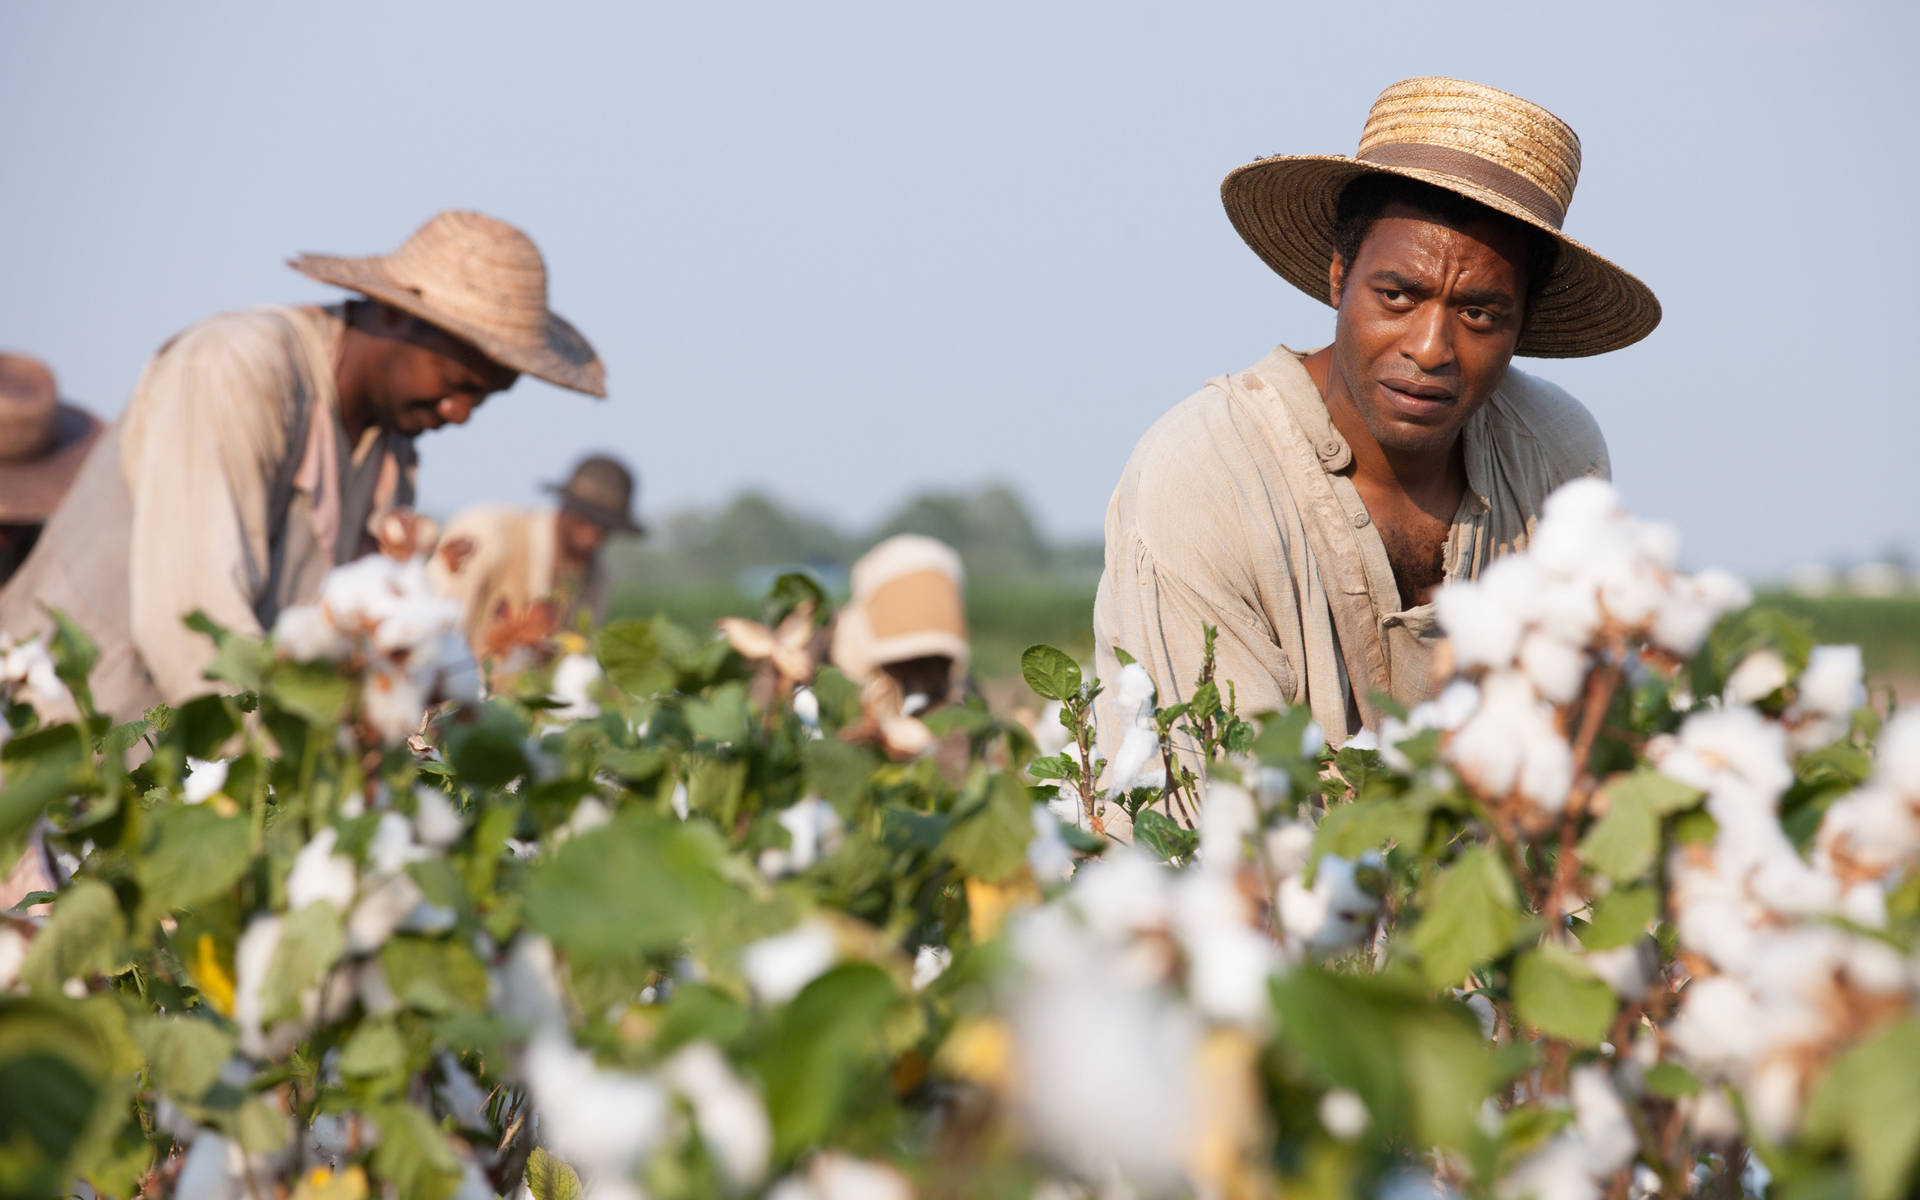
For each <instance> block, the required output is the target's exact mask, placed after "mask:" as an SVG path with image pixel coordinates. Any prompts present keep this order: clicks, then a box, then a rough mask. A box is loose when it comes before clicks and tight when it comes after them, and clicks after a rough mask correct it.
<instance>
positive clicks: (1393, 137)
mask: <svg viewBox="0 0 1920 1200" xmlns="http://www.w3.org/2000/svg"><path fill="white" fill-rule="evenodd" d="M1376 173H1384V174H1390V175H1401V176H1405V177H1406V178H1409V179H1418V180H1422V181H1424V182H1426V183H1430V184H1433V185H1434V186H1436V187H1442V188H1445V189H1447V190H1448V191H1450V192H1456V193H1458V194H1460V195H1462V196H1465V197H1467V198H1468V199H1470V200H1477V201H1479V202H1480V203H1481V204H1484V205H1486V206H1487V207H1489V208H1492V209H1496V210H1498V211H1499V212H1502V213H1505V214H1506V215H1507V216H1510V217H1513V218H1514V219H1516V220H1519V221H1523V222H1525V223H1526V224H1528V225H1530V226H1532V227H1533V228H1535V229H1538V230H1541V231H1542V232H1544V233H1547V234H1549V235H1551V236H1552V237H1553V238H1554V240H1555V241H1557V242H1558V243H1559V245H1560V257H1559V261H1558V263H1557V264H1556V265H1555V267H1554V270H1553V275H1552V276H1551V277H1550V278H1549V279H1548V280H1547V282H1546V285H1545V286H1544V287H1543V288H1542V289H1541V290H1540V291H1539V294H1538V296H1537V297H1536V299H1535V300H1534V302H1533V306H1532V311H1531V312H1529V313H1528V314H1527V325H1526V329H1525V330H1524V331H1523V332H1522V333H1521V335H1520V342H1519V345H1518V346H1516V347H1515V349H1514V353H1516V354H1525V355H1530V356H1532V357H1535V358H1578V357H1581V356H1583V355H1588V354H1601V353H1604V352H1606V351H1608V350H1618V349H1619V348H1620V347H1622V346H1630V345H1632V344H1633V343H1634V342H1637V341H1639V340H1640V339H1641V338H1643V337H1645V336H1647V335H1648V334H1649V333H1652V332H1653V327H1654V326H1656V325H1658V324H1659V323H1660V302H1659V301H1658V300H1656V299H1654V296H1653V292H1652V291H1651V290H1650V289H1649V288H1648V287H1647V285H1646V284H1644V283H1641V282H1640V281H1639V280H1638V279H1635V278H1634V277H1633V276H1632V275H1629V274H1628V273H1627V272H1626V271H1624V270H1622V269H1620V268H1619V267H1617V266H1615V265H1614V264H1613V263H1611V262H1608V261H1607V260H1606V259H1604V258H1602V257H1601V256H1600V255H1598V254H1595V253H1594V252H1593V251H1591V250H1589V249H1587V248H1586V247H1585V246H1583V245H1581V244H1580V243H1579V242H1576V241H1574V240H1573V239H1572V238H1570V237H1568V236H1567V235H1566V234H1564V233H1562V232H1561V231H1560V223H1561V222H1562V221H1563V220H1565V219H1566V215H1567V205H1568V204H1570V203H1571V202H1572V200H1573V186H1574V184H1575V183H1576V182H1577V181H1578V180H1579V178H1580V139H1579V137H1578V136H1576V135H1575V134H1574V132H1573V130H1572V129H1571V128H1569V127H1568V125H1567V123H1566V122H1565V121H1562V120H1561V119H1560V118H1558V117H1556V116H1554V115H1553V114H1552V113H1550V112H1548V111H1547V110H1546V109H1544V108H1541V107H1540V106H1539V105H1537V104H1533V103H1530V102H1528V101H1526V100H1522V99H1521V98H1520V97H1518V96H1513V95H1509V94H1507V93H1506V92H1503V91H1500V90H1498V89H1497V88H1490V87H1486V86H1484V85H1482V84H1478V83H1467V82H1465V81H1464V80H1459V79H1408V80H1405V81H1403V82H1400V83H1396V84H1394V85H1393V86H1392V87H1390V88H1388V89H1387V90H1386V91H1384V92H1381V93H1380V98H1379V99H1378V100H1375V101H1374V102H1373V110H1372V111H1371V112H1369V113H1368V114H1367V124H1366V128H1364V129H1363V130H1361V132H1360V148H1359V150H1358V152H1357V153H1356V154H1355V156H1354V157H1353V158H1346V157H1342V156H1338V155H1312V154H1294V155H1281V156H1279V157H1276V158H1263V159H1261V160H1260V161H1258V162H1253V163H1248V164H1247V165H1246V166H1244V167H1241V168H1239V169H1238V170H1236V171H1234V172H1233V173H1232V174H1231V175H1228V176H1227V178H1226V181H1225V182H1224V183H1222V184H1221V185H1220V198H1221V199H1222V200H1223V201H1224V202H1225V203H1226V206H1227V216H1228V217H1229V218H1230V219H1232V221H1233V227H1234V228H1235V229H1237V230H1239V232H1240V236H1241V237H1242V238H1244V239H1246V243H1247V245H1249V246H1251V247H1253V250H1254V253H1256V254H1258V255H1259V256H1260V257H1261V258H1263V259H1265V260H1266V262H1267V265H1268V266H1270V267H1272V268H1273V269H1274V270H1275V271H1278V272H1279V273H1280V274H1281V275H1282V276H1283V277H1284V278H1285V279H1286V280H1287V281H1288V282H1289V283H1291V284H1293V285H1294V286H1295V287H1297V288H1299V289H1300V290H1301V291H1303V292H1306V293H1307V294H1308V295H1310V296H1313V297H1315V298H1316V299H1318V300H1321V301H1323V302H1325V301H1327V299H1328V296H1327V272H1328V268H1329V267H1331V265H1332V263H1333V253H1334V246H1333V227H1334V215H1335V206H1336V204H1337V203H1338V201H1339V199H1340V192H1341V190H1342V189H1343V188H1345V187H1346V186H1347V184H1349V183H1351V182H1352V181H1353V180H1355V179H1357V178H1359V177H1360V176H1362V175H1366V174H1376Z"/></svg>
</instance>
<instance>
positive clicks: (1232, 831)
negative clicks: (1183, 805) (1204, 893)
mask: <svg viewBox="0 0 1920 1200" xmlns="http://www.w3.org/2000/svg"><path fill="white" fill-rule="evenodd" d="M1259 828H1260V812H1259V809H1258V808H1256V807H1255V805H1254V802H1253V796H1252V794H1251V793H1249V792H1248V791H1247V789H1245V788H1243V787H1240V786H1238V785H1237V784H1232V783H1226V782H1224V781H1221V780H1214V781H1213V782H1211V783H1209V784H1208V785H1207V790H1206V795H1205V798H1204V799H1203V800H1202V801H1201V804H1200V862H1201V864H1202V865H1203V866H1207V867H1213V868H1222V869H1226V870H1232V869H1233V868H1234V867H1236V866H1238V865H1239V864H1240V858H1241V854H1242V851H1243V847H1244V846H1245V843H1246V839H1247V838H1248V837H1250V836H1252V835H1253V834H1254V833H1256V832H1258V831H1259Z"/></svg>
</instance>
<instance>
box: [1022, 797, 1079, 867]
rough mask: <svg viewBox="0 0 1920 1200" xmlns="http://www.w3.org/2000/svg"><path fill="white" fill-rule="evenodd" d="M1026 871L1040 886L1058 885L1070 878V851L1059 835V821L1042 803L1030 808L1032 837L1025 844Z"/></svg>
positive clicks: (1071, 860)
mask: <svg viewBox="0 0 1920 1200" xmlns="http://www.w3.org/2000/svg"><path fill="white" fill-rule="evenodd" d="M1027 868H1028V869H1029V870H1031V871H1032V872H1033V877H1034V878H1035V879H1037V880H1039V881H1040V882H1042V883H1061V882H1065V881H1066V880H1068V879H1070V878H1072V876H1073V849H1072V848H1071V847H1069V846H1068V845H1067V839H1066V838H1064V837H1062V836H1061V835H1060V822H1059V820H1058V819H1057V818H1056V817H1055V816H1054V815H1053V810H1052V809H1050V808H1048V807H1047V806H1046V805H1044V804H1036V805H1034V806H1033V838H1032V840H1031V841H1029V842H1028V843H1027Z"/></svg>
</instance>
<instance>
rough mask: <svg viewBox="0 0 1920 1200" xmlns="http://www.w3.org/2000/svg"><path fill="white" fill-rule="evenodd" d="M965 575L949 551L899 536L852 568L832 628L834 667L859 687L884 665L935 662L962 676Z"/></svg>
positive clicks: (966, 656)
mask: <svg viewBox="0 0 1920 1200" xmlns="http://www.w3.org/2000/svg"><path fill="white" fill-rule="evenodd" d="M964 581H965V572H964V570H963V569H962V567H961V563H960V555H959V553H958V552H957V551H956V550H954V548H953V547H951V546H949V545H947V544H946V543H945V542H942V541H939V540H937V539H935V538H930V537H923V536H921V535H919V534H913V533H903V534H898V535H896V536H894V537H890V538H888V539H887V540H886V541H884V542H881V543H880V544H879V545H877V546H875V547H874V548H873V549H871V550H869V551H867V552H866V553H865V554H863V555H861V556H860V561H858V562H856V563H854V564H853V578H852V583H853V595H852V596H851V597H850V598H849V599H848V600H847V603H846V607H844V608H842V609H841V610H840V618H839V620H837V621H835V622H834V626H833V651H832V653H833V661H834V665H835V666H837V667H839V668H840V669H841V670H842V671H845V672H846V673H847V675H849V676H850V677H851V678H852V679H853V680H854V681H855V682H857V683H865V682H866V681H867V680H869V679H872V678H873V677H874V676H876V675H878V674H879V673H880V671H881V670H882V669H883V668H885V667H886V666H888V665H889V664H891V663H898V662H906V661H907V660H908V659H914V658H925V657H928V656H930V655H941V656H944V657H946V658H950V659H952V660H953V668H952V673H951V678H954V679H960V678H962V677H964V676H965V675H966V673H967V664H968V662H969V660H970V659H971V658H972V646H971V644H970V643H969V642H968V640H967V605H966V597H965V594H964V592H963V590H962V589H963V588H964V587H965V582H964Z"/></svg>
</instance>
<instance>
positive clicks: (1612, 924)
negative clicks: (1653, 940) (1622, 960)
mask: <svg viewBox="0 0 1920 1200" xmlns="http://www.w3.org/2000/svg"><path fill="white" fill-rule="evenodd" d="M1659 912H1660V893H1658V892H1656V891H1655V890H1654V889H1652V888H1650V887H1623V888H1615V889H1614V890H1613V891H1611V892H1608V893H1607V894H1606V895H1605V896H1602V897H1601V898H1600V899H1599V900H1598V901H1597V902H1596V903H1595V904H1594V906H1593V912H1592V914H1591V915H1590V916H1588V918H1587V923H1586V924H1585V925H1583V926H1581V927H1580V929H1579V930H1578V932H1579V936H1580V944H1581V945H1583V946H1585V947H1586V948H1587V949H1589V950H1614V949H1617V948H1619V947H1621V946H1625V945H1628V944H1630V943H1632V942H1637V941H1639V940H1640V939H1641V938H1642V937H1645V936H1646V933H1647V925H1648V923H1649V922H1651V921H1652V920H1653V918H1654V917H1655V916H1656V915H1657V914H1658V913H1659Z"/></svg>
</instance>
